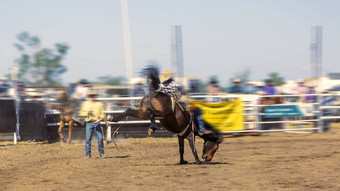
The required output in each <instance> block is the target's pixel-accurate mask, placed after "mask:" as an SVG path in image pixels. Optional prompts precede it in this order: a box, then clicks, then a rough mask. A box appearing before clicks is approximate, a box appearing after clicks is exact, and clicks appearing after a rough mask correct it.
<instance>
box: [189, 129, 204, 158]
mask: <svg viewBox="0 0 340 191" xmlns="http://www.w3.org/2000/svg"><path fill="white" fill-rule="evenodd" d="M187 139H188V140H189V144H190V147H191V151H192V154H193V155H194V157H195V160H196V164H202V162H201V161H200V159H199V158H198V156H197V151H196V147H195V134H194V132H191V133H190V134H189V136H188V137H187Z"/></svg>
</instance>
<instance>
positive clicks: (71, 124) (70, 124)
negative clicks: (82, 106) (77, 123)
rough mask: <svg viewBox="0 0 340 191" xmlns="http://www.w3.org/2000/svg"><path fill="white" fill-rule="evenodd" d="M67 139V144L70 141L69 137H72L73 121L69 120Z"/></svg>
mask: <svg viewBox="0 0 340 191" xmlns="http://www.w3.org/2000/svg"><path fill="white" fill-rule="evenodd" d="M68 126H69V127H68V139H67V144H70V143H71V137H72V129H73V126H74V121H73V120H71V121H70V122H68Z"/></svg>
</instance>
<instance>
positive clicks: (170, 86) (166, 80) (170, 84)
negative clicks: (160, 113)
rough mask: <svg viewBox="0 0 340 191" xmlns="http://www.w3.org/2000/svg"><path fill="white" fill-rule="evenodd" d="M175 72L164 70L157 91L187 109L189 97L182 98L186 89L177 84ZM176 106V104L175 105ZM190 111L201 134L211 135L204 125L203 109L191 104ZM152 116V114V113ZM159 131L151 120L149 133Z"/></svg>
mask: <svg viewBox="0 0 340 191" xmlns="http://www.w3.org/2000/svg"><path fill="white" fill-rule="evenodd" d="M173 74H174V73H173V72H171V71H170V70H164V71H163V73H162V74H161V75H160V77H159V78H160V80H161V84H160V87H159V89H158V90H157V91H160V92H164V93H167V94H169V95H170V96H171V97H172V98H173V99H174V102H179V104H180V105H182V106H184V107H186V105H187V103H188V99H190V98H188V97H187V96H184V99H182V96H183V94H184V88H183V86H182V85H181V84H180V83H177V82H176V81H175V80H174V79H173ZM173 104H174V103H173ZM190 110H191V111H192V113H193V115H194V120H195V123H196V124H197V126H198V128H197V129H198V132H199V134H210V133H212V131H210V130H207V129H206V128H205V125H204V121H203V118H202V112H201V109H200V108H198V107H196V106H194V105H193V104H190ZM151 116H152V113H151ZM156 129H157V125H156V123H153V120H152V119H151V125H150V129H149V131H152V132H154V131H155V130H156Z"/></svg>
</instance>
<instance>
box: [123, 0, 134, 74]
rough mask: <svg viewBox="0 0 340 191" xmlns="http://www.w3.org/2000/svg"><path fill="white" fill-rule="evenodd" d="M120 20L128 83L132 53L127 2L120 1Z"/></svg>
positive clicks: (126, 0)
mask: <svg viewBox="0 0 340 191" xmlns="http://www.w3.org/2000/svg"><path fill="white" fill-rule="evenodd" d="M121 6H122V7H121V8H122V20H123V38H124V40H123V41H124V53H125V68H126V78H127V80H128V81H129V80H130V79H131V78H132V77H133V68H132V53H131V41H130V25H129V12H128V0H121Z"/></svg>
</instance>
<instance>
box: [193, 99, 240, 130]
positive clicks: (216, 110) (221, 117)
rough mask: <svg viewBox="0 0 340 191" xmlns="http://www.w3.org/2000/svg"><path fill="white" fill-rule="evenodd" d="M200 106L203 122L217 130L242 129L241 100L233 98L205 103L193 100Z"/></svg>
mask: <svg viewBox="0 0 340 191" xmlns="http://www.w3.org/2000/svg"><path fill="white" fill-rule="evenodd" d="M193 103H194V104H195V105H196V106H197V107H199V108H201V110H202V116H203V119H204V121H205V122H207V123H208V124H209V125H211V126H212V127H213V128H214V130H217V131H239V130H244V124H243V102H242V100H241V99H235V100H231V101H227V102H223V103H205V102H200V101H193Z"/></svg>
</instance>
